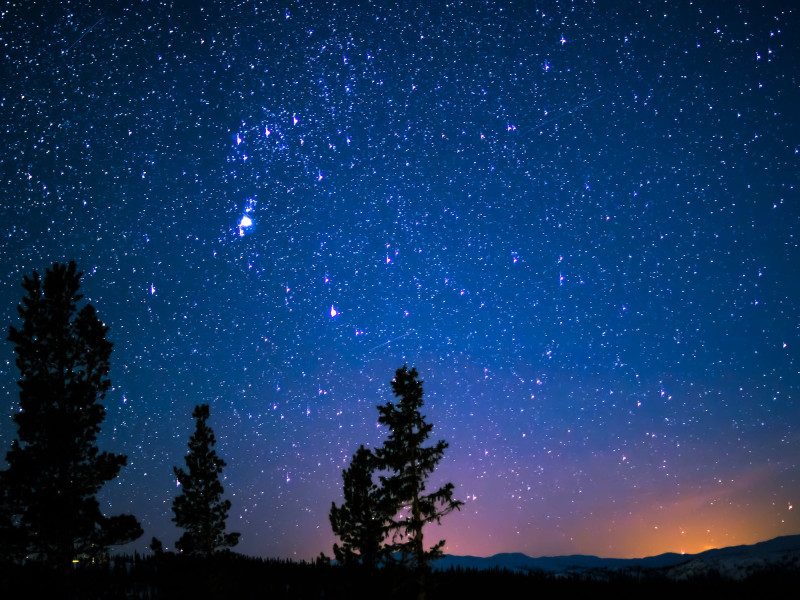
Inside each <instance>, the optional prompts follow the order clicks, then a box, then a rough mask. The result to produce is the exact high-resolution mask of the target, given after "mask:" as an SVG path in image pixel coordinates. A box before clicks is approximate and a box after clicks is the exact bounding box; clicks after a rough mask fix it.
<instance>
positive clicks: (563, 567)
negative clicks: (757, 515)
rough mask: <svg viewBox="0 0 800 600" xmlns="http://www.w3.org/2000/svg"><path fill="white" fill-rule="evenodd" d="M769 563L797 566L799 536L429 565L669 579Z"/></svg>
mask: <svg viewBox="0 0 800 600" xmlns="http://www.w3.org/2000/svg"><path fill="white" fill-rule="evenodd" d="M773 564H774V565H776V566H787V565H790V564H797V565H800V535H787V536H782V537H778V538H775V539H772V540H768V541H766V542H759V543H757V544H752V545H742V546H731V547H728V548H719V549H714V550H706V551H705V552H700V553H699V554H677V553H674V552H667V553H664V554H659V555H657V556H649V557H646V558H599V557H597V556H585V555H581V554H574V555H570V556H543V557H539V558H532V557H530V556H527V555H525V554H521V553H518V552H514V553H505V554H495V555H494V556H489V557H487V558H482V557H478V556H453V555H449V554H448V555H446V556H444V557H443V558H441V559H439V560H437V561H436V562H435V563H434V565H433V567H434V568H435V569H438V570H447V569H450V568H459V567H460V568H462V569H477V570H487V569H498V570H502V569H506V570H509V571H515V572H520V573H525V572H533V571H544V572H547V573H565V574H566V573H576V572H586V571H593V570H598V571H599V570H614V571H620V570H637V569H647V570H651V569H661V570H666V574H667V575H668V576H669V577H670V578H673V579H686V578H691V577H696V576H699V575H703V574H707V573H708V572H710V571H712V570H714V571H716V572H718V573H720V574H721V575H723V576H725V577H731V578H734V579H740V578H742V577H745V576H747V575H748V574H749V573H751V572H753V571H754V570H758V569H763V568H766V567H768V566H770V565H773Z"/></svg>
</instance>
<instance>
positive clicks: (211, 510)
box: [172, 404, 240, 557]
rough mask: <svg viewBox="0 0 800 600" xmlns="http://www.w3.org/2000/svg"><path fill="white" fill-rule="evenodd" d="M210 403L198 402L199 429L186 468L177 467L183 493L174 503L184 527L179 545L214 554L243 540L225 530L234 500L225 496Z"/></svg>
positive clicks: (188, 550) (177, 518) (191, 551)
mask: <svg viewBox="0 0 800 600" xmlns="http://www.w3.org/2000/svg"><path fill="white" fill-rule="evenodd" d="M208 416H209V410H208V404H200V405H199V406H196V407H195V409H194V412H193V413H192V417H194V419H196V429H195V432H194V434H193V435H192V437H191V438H190V439H189V453H188V454H187V455H186V457H185V460H186V470H185V471H184V470H183V469H179V468H178V467H175V468H174V471H175V477H177V479H178V482H179V483H180V484H181V493H180V495H178V496H177V497H176V498H175V500H174V501H173V503H172V511H173V512H174V513H175V516H174V517H173V519H172V520H173V521H174V522H175V524H176V525H177V526H178V527H180V528H182V529H184V530H185V531H184V533H183V535H182V536H181V537H180V539H179V540H178V542H177V543H176V546H177V548H178V549H179V550H181V551H182V552H186V553H188V554H196V555H200V556H206V557H208V556H211V555H212V554H214V553H215V552H217V551H218V550H221V549H225V548H232V547H233V546H235V545H236V544H238V543H239V535H240V534H239V533H225V520H226V519H227V518H228V511H229V510H230V508H231V503H230V500H222V493H223V491H224V490H223V489H222V484H221V483H220V481H219V474H220V473H221V472H222V467H224V466H225V461H224V460H222V459H221V458H219V456H217V452H216V450H214V446H215V445H216V443H217V442H216V439H215V438H214V432H213V431H212V429H211V427H209V426H208V424H207V423H206V421H207V420H208Z"/></svg>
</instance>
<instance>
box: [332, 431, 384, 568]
mask: <svg viewBox="0 0 800 600" xmlns="http://www.w3.org/2000/svg"><path fill="white" fill-rule="evenodd" d="M377 466H378V463H377V460H376V458H375V455H374V454H373V453H372V452H371V451H369V450H368V449H366V448H365V447H364V446H361V447H359V449H358V450H357V451H356V453H355V454H354V455H353V460H352V461H351V462H350V466H349V467H348V468H347V469H345V470H344V471H343V472H342V479H343V480H344V502H343V503H342V506H336V503H335V502H332V503H331V511H330V522H331V528H332V529H333V533H334V534H335V535H336V536H338V537H339V539H340V540H341V542H342V545H341V546H339V545H338V544H334V545H333V554H334V557H335V558H336V560H337V561H339V563H340V564H343V565H348V566H349V565H354V564H360V565H362V566H364V567H368V568H374V567H376V566H378V564H379V563H380V562H381V560H382V559H383V558H384V555H385V548H384V546H383V538H384V536H385V534H386V525H387V524H388V523H389V521H390V519H391V517H392V516H393V514H392V512H391V511H392V509H393V507H392V506H391V505H389V506H387V503H386V500H385V498H384V495H383V493H382V490H381V489H380V488H379V487H378V485H377V484H376V482H375V478H374V473H375V469H376V468H377ZM387 509H388V510H387Z"/></svg>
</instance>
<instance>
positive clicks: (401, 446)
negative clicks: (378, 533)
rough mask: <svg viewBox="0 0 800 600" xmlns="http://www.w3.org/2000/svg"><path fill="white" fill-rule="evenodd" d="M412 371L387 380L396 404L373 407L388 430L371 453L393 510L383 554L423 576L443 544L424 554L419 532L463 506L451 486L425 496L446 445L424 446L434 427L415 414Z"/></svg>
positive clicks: (418, 387) (417, 390)
mask: <svg viewBox="0 0 800 600" xmlns="http://www.w3.org/2000/svg"><path fill="white" fill-rule="evenodd" d="M418 376H419V374H418V373H417V370H416V369H414V368H412V369H411V370H409V369H408V367H407V366H403V368H402V369H397V371H396V373H395V377H394V379H393V380H392V390H393V392H394V395H395V396H397V397H398V398H399V399H400V400H399V402H398V403H396V404H395V403H393V402H387V403H386V404H384V405H382V406H379V407H378V412H379V413H380V416H379V417H378V422H379V423H381V424H382V425H386V426H387V427H388V428H389V431H390V433H389V437H388V439H387V440H386V441H385V442H384V444H383V446H381V447H380V448H378V449H377V450H376V452H375V456H376V458H377V462H378V465H379V467H380V468H381V469H382V470H383V471H385V474H384V475H381V476H380V481H381V486H382V493H383V494H384V498H386V501H387V502H388V503H389V504H390V505H392V506H393V508H394V511H393V515H394V516H393V518H392V520H391V522H390V524H389V526H388V528H387V532H388V533H389V534H390V535H391V543H390V544H388V546H387V551H389V552H391V553H393V554H396V553H399V554H400V557H401V562H402V564H404V565H407V566H409V567H410V568H411V569H412V570H414V571H422V572H424V571H426V570H427V569H428V567H429V564H430V561H431V560H433V559H435V558H437V557H439V556H441V555H442V547H443V546H444V543H445V542H444V540H440V541H439V542H437V543H436V544H434V545H433V546H431V547H430V548H429V549H426V548H425V545H424V539H423V528H424V527H425V525H427V524H428V523H432V522H437V523H440V522H441V519H442V517H444V516H445V515H448V514H450V513H451V512H453V511H454V510H460V508H461V506H462V505H463V502H461V501H459V500H454V499H453V484H452V483H447V484H445V485H444V486H442V487H440V488H439V489H437V490H436V491H434V492H431V493H429V494H426V493H425V488H426V481H427V479H428V476H429V475H430V474H431V473H432V472H433V471H434V469H435V468H436V465H438V464H439V461H440V460H441V459H442V456H443V455H444V451H445V449H446V448H447V446H448V444H447V442H445V441H444V440H439V441H438V442H436V444H434V445H433V446H427V447H426V446H423V444H424V443H425V440H427V439H428V437H429V436H430V433H431V429H432V428H433V425H431V424H430V423H428V422H426V420H425V417H424V416H423V415H422V414H421V413H420V409H421V408H422V381H420V380H419V379H418Z"/></svg>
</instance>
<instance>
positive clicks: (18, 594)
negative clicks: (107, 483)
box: [0, 554, 800, 600]
mask: <svg viewBox="0 0 800 600" xmlns="http://www.w3.org/2000/svg"><path fill="white" fill-rule="evenodd" d="M1 577H2V579H1V582H2V583H1V584H0V597H3V598H75V599H86V600H95V599H106V598H108V599H112V598H113V599H116V598H132V599H142V600H145V599H146V600H151V599H152V600H156V599H170V600H178V599H181V598H187V599H188V598H193V599H195V598H196V599H201V598H226V599H232V600H247V599H251V598H259V599H264V598H267V599H272V598H275V599H284V598H285V599H290V598H291V599H295V598H298V599H300V598H303V599H305V598H315V599H317V598H318V599H325V600H330V599H339V598H341V599H348V600H353V599H362V598H363V599H375V598H378V599H381V600H384V599H386V600H388V599H392V598H401V599H403V598H415V597H419V594H418V592H419V583H418V580H417V578H415V577H413V576H411V575H410V574H409V573H407V572H403V571H395V570H389V569H385V570H382V571H380V572H378V573H365V572H363V571H360V570H358V569H346V568H343V567H337V566H330V565H327V564H316V563H294V562H286V561H279V560H262V559H256V558H249V557H244V556H240V555H236V554H230V555H221V556H216V557H214V558H212V559H209V560H201V559H192V558H188V557H181V556H175V555H164V556H161V557H157V558H153V557H148V558H141V557H138V556H134V557H130V556H126V557H117V558H115V559H113V560H112V561H110V562H108V563H105V564H99V565H90V564H89V565H80V566H77V567H75V568H74V569H73V570H72V572H71V573H70V574H69V576H66V577H65V576H63V575H61V576H59V575H57V574H54V573H53V572H52V571H49V570H48V569H46V568H45V567H43V566H42V565H37V564H33V563H31V564H27V565H24V566H19V565H3V566H2V573H1ZM798 584H800V572H798V571H797V570H792V569H785V568H770V569H765V570H763V571H760V572H757V573H754V574H753V575H751V576H750V577H749V578H748V579H747V580H745V581H731V580H726V579H723V578H722V577H720V576H719V574H716V573H711V574H708V575H706V576H704V577H703V578H698V579H696V580H693V581H688V582H674V581H670V580H668V579H667V578H666V577H665V576H664V575H663V574H660V573H659V572H658V571H637V572H628V573H625V574H621V573H615V572H610V571H608V572H595V573H594V578H592V579H589V578H588V577H586V576H585V575H584V576H571V577H555V576H553V575H550V574H545V573H530V574H522V573H512V572H508V571H463V570H451V571H444V572H435V573H432V574H429V575H428V576H427V577H426V579H425V582H424V586H425V591H426V594H425V597H426V598H427V600H445V599H451V598H452V599H456V598H457V599H459V600H464V599H466V598H481V599H483V598H487V599H491V600H495V599H497V600H500V599H501V598H502V599H505V598H557V597H562V596H567V597H570V598H572V597H577V598H581V597H583V598H598V597H600V598H606V597H609V598H610V597H613V598H637V599H647V600H651V599H653V598H680V599H681V600H684V599H685V598H701V597H702V598H707V597H709V595H713V596H714V597H725V598H754V597H769V596H771V595H773V594H778V593H779V591H783V592H784V593H785V590H786V589H795V590H796V589H797V588H798Z"/></svg>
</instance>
